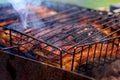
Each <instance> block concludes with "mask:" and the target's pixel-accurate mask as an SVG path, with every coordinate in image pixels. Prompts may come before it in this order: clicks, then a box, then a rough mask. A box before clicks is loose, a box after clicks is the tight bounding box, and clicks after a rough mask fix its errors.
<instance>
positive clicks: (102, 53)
mask: <svg viewBox="0 0 120 80" xmlns="http://www.w3.org/2000/svg"><path fill="white" fill-rule="evenodd" d="M101 45H102V49H101ZM108 46H109V47H108V48H107V44H106V43H103V44H102V43H97V46H96V51H95V53H94V49H95V45H91V46H90V49H88V48H86V49H84V50H83V51H82V53H80V52H79V53H76V54H75V58H74V59H75V60H74V68H73V70H74V71H75V70H76V67H78V65H79V62H80V56H81V55H82V58H81V64H85V63H86V60H87V57H88V62H92V61H93V57H95V58H94V60H98V59H99V57H100V58H101V59H102V58H106V57H110V56H111V57H113V58H115V56H116V53H117V46H116V45H113V44H112V43H109V44H108ZM106 48H107V49H106ZM79 50H80V48H79ZM88 50H89V55H88ZM106 50H107V51H106ZM112 50H113V51H112ZM34 53H35V54H36V55H38V56H40V58H39V59H40V60H42V59H43V58H44V57H45V58H44V60H42V61H43V62H46V63H48V64H51V65H54V66H57V67H59V66H60V57H57V58H58V59H54V60H52V62H51V61H50V60H49V59H50V58H49V57H48V56H46V55H45V54H44V52H42V50H36V51H34ZM63 54H66V53H63ZM53 55H54V53H53ZM94 55H95V56H94ZM46 58H47V59H46ZM72 60H73V55H72V54H66V55H64V56H63V58H62V65H63V69H65V70H71V65H72Z"/></svg>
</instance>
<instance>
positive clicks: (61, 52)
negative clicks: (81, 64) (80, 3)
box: [5, 7, 119, 71]
mask: <svg viewBox="0 0 120 80" xmlns="http://www.w3.org/2000/svg"><path fill="white" fill-rule="evenodd" d="M80 8H81V7H80ZM88 10H90V9H88ZM92 11H96V10H92ZM97 12H101V11H97ZM102 13H103V14H106V13H107V12H102ZM48 23H49V22H48ZM5 29H7V30H9V31H10V35H9V36H10V45H11V46H13V44H14V41H13V40H12V36H13V35H12V34H13V33H18V34H21V35H23V36H27V37H28V38H32V39H33V40H35V41H36V42H39V43H45V44H47V45H48V46H52V47H54V48H56V49H57V50H59V52H60V67H61V68H62V54H63V53H64V52H65V53H66V51H65V50H62V49H61V48H59V47H55V46H53V45H52V44H49V43H47V42H43V41H41V40H38V39H36V38H34V37H32V36H29V35H27V34H24V33H21V32H18V31H16V30H14V29H11V28H6V27H5ZM118 38H119V36H118V37H115V38H110V39H107V40H102V41H99V42H104V41H109V40H111V39H118ZM99 42H94V43H91V44H87V46H88V45H92V44H97V43H99ZM19 46H21V45H19ZM83 46H86V45H82V46H79V47H83ZM74 51H75V52H74V53H73V54H72V55H73V60H72V65H71V71H73V67H74V66H73V64H74V58H75V57H74V56H75V54H76V47H75V48H74ZM88 53H89V52H88ZM86 64H88V63H86ZM86 70H87V68H86Z"/></svg>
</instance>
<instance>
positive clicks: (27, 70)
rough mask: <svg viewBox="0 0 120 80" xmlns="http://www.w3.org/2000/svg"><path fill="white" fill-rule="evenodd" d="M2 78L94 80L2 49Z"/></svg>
mask: <svg viewBox="0 0 120 80" xmlns="http://www.w3.org/2000/svg"><path fill="white" fill-rule="evenodd" d="M0 80H93V79H92V78H89V77H86V76H83V75H80V74H76V73H72V72H68V71H65V70H62V69H58V68H55V67H53V66H49V65H47V64H45V63H41V62H37V61H34V60H31V59H27V58H24V57H21V56H18V55H14V54H11V53H8V52H3V51H0Z"/></svg>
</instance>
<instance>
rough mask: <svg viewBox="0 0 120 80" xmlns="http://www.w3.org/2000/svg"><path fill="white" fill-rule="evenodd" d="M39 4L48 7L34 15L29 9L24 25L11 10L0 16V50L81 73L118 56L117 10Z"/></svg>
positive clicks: (61, 4) (62, 4) (59, 4)
mask: <svg viewBox="0 0 120 80" xmlns="http://www.w3.org/2000/svg"><path fill="white" fill-rule="evenodd" d="M42 6H47V8H48V9H49V10H48V11H45V12H41V14H39V15H40V16H39V17H37V19H36V18H35V16H34V15H32V14H33V13H30V14H29V15H30V18H29V22H28V26H27V29H25V28H24V27H22V26H23V25H22V24H21V23H20V20H19V17H18V14H17V13H16V12H15V11H13V10H12V11H13V12H11V11H10V13H8V14H7V15H8V16H9V15H11V14H12V16H10V17H8V16H6V15H5V16H6V17H4V16H3V17H2V18H1V22H4V21H8V24H5V25H4V26H2V25H1V26H2V27H1V29H0V34H1V35H2V36H1V37H0V38H1V39H0V40H1V41H0V42H1V48H2V49H1V50H7V51H9V52H11V53H15V54H16V53H17V54H18V55H22V56H25V57H28V58H32V59H34V60H38V61H41V62H44V63H47V64H49V65H54V66H56V67H58V68H62V69H65V70H68V71H74V72H77V73H83V74H86V73H87V72H88V71H91V70H92V69H93V68H95V67H98V66H101V65H104V64H106V63H111V62H112V61H114V60H116V59H119V57H120V56H119V41H120V40H119V37H120V36H119V31H120V29H119V26H120V25H119V23H120V21H119V19H120V17H119V14H113V13H110V12H106V11H98V10H92V9H87V8H83V7H79V6H75V5H69V4H64V3H48V2H43V3H42ZM3 10H4V9H3ZM50 11H53V12H54V13H53V14H50V15H47V14H46V13H49V12H50ZM3 12H4V11H3ZM56 13H57V14H56ZM1 14H2V13H1ZM42 14H46V15H45V16H42ZM33 23H36V24H33ZM21 27H22V28H21ZM87 75H88V74H87Z"/></svg>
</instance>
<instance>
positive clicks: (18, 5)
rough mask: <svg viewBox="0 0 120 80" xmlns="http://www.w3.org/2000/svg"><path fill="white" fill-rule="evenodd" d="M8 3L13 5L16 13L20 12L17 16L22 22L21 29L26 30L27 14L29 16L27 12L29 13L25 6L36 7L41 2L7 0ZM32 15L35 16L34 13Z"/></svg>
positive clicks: (33, 0) (34, 0)
mask: <svg viewBox="0 0 120 80" xmlns="http://www.w3.org/2000/svg"><path fill="white" fill-rule="evenodd" d="M9 2H10V3H11V4H12V5H13V7H14V9H15V10H16V11H18V12H20V13H19V15H20V19H21V22H22V28H24V29H26V28H27V27H28V24H27V22H28V20H27V18H28V14H29V11H31V10H29V9H28V8H27V5H28V4H33V5H36V6H40V5H41V2H42V1H41V0H9ZM33 13H34V15H36V13H35V12H33ZM34 24H36V23H34ZM37 24H38V23H37Z"/></svg>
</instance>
